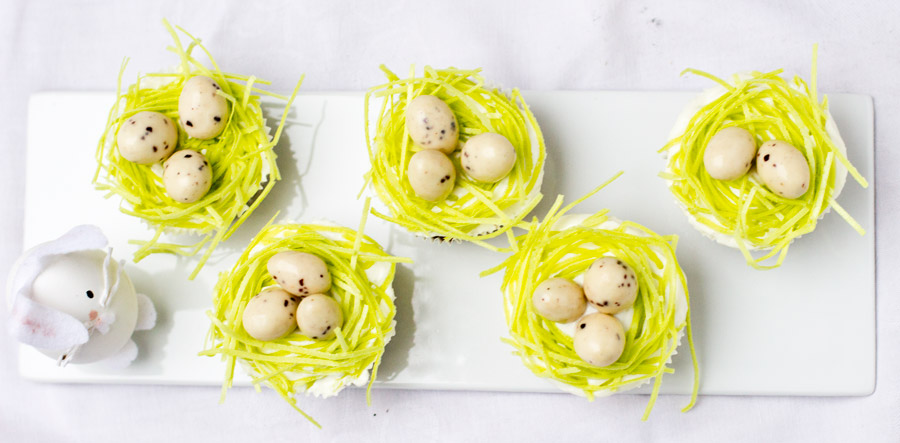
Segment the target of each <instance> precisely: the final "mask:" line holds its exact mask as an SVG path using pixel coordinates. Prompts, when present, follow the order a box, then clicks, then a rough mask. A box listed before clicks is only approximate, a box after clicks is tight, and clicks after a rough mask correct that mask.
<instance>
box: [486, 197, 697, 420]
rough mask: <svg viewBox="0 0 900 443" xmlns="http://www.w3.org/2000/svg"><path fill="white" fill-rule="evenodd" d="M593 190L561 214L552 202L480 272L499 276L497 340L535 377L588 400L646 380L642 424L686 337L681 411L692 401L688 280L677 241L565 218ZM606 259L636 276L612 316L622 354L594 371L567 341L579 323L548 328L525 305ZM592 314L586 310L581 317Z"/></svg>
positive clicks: (623, 225) (598, 217) (602, 221)
mask: <svg viewBox="0 0 900 443" xmlns="http://www.w3.org/2000/svg"><path fill="white" fill-rule="evenodd" d="M607 183H608V182H607ZM603 186H605V184H604V185H603ZM603 186H601V187H599V188H597V190H599V189H601V188H602V187H603ZM597 190H595V191H593V192H591V193H590V194H588V195H586V196H585V197H582V198H581V199H579V200H578V201H576V202H574V203H572V204H569V205H568V206H566V207H564V208H562V209H560V208H561V206H562V204H563V197H562V196H560V197H558V198H557V200H556V202H555V204H554V205H553V207H552V208H551V209H550V211H549V212H548V214H547V216H546V217H544V219H543V220H541V221H539V220H537V219H535V220H534V221H532V222H531V223H530V225H529V226H528V232H527V233H526V234H523V235H520V236H518V237H516V238H515V241H514V242H513V244H512V249H513V251H514V252H513V254H512V255H511V256H509V257H508V258H507V259H506V260H505V261H504V262H503V263H501V264H500V265H499V266H497V267H496V268H494V269H491V270H488V271H486V272H485V273H484V274H485V275H486V274H490V273H493V272H497V271H501V270H502V271H503V272H504V274H503V283H502V290H503V295H504V310H505V316H506V323H507V326H508V327H509V337H508V338H503V341H504V342H506V343H508V344H509V345H511V346H512V347H513V348H514V349H515V354H517V355H518V356H519V357H520V358H521V359H522V362H523V363H524V364H525V366H526V367H527V368H528V369H529V370H531V372H533V373H534V374H535V375H537V376H539V377H543V378H547V379H549V380H551V381H552V382H553V384H555V385H556V386H557V387H559V388H560V389H562V390H564V391H566V392H569V393H572V394H576V395H581V396H585V397H587V398H588V399H589V400H593V399H594V398H595V397H598V396H607V395H610V394H613V393H616V392H621V391H624V390H627V389H633V388H636V387H638V386H640V385H643V384H646V383H649V382H650V381H651V380H653V388H652V394H651V397H650V400H649V402H648V404H647V408H646V410H645V413H644V417H643V418H644V419H645V420H646V419H647V417H649V414H650V411H651V410H652V408H653V404H654V403H655V401H656V397H657V395H658V393H659V388H660V386H661V384H662V378H663V375H664V374H667V373H671V372H672V369H671V368H670V367H669V364H670V363H671V359H672V356H673V355H674V354H675V353H676V348H677V347H678V345H679V343H680V341H681V337H682V336H683V335H684V334H687V339H688V344H689V348H690V352H691V358H692V360H693V366H694V387H693V391H692V396H691V401H690V404H689V405H688V406H687V407H686V408H685V409H684V410H685V411H686V410H688V409H690V408H691V407H692V406H693V404H694V402H695V401H696V396H697V389H698V386H699V384H698V381H699V372H698V368H697V360H696V356H695V355H694V345H693V340H692V338H691V321H690V308H689V303H688V288H687V281H686V279H685V276H684V273H683V272H682V269H681V267H680V266H679V264H678V260H677V258H676V256H675V246H676V243H677V237H675V236H660V235H658V234H656V233H654V232H652V231H651V230H649V229H647V228H646V227H644V226H641V225H639V224H637V223H634V222H630V221H619V220H617V219H614V218H612V217H609V216H608V215H607V213H608V210H603V211H600V212H598V213H595V214H593V215H584V214H567V213H568V211H570V210H571V209H572V208H573V207H574V206H575V205H577V204H579V203H580V202H581V201H583V200H584V199H586V198H587V197H589V196H590V195H592V194H593V193H595V192H597ZM605 256H609V257H615V258H617V259H619V260H622V261H623V262H625V263H627V264H628V265H629V266H630V267H631V269H633V270H634V272H635V275H636V276H637V282H638V286H639V290H638V294H637V299H636V301H635V303H634V305H633V306H632V307H631V308H630V309H626V310H624V311H621V312H619V313H617V314H615V317H616V318H617V319H618V320H619V321H620V322H621V323H622V325H623V326H624V329H625V337H626V338H625V340H626V341H625V349H624V351H623V353H622V355H621V356H620V357H619V358H618V360H617V361H615V362H614V363H612V364H611V365H609V366H605V367H597V366H593V365H591V364H588V363H586V362H585V361H584V360H582V359H581V358H580V357H579V356H578V354H576V352H575V349H574V344H573V335H574V333H575V328H576V326H575V325H576V324H577V323H578V321H574V322H570V323H555V322H553V321H550V320H547V319H545V318H543V317H542V316H541V315H539V314H538V313H537V311H536V309H535V307H534V305H533V303H532V295H533V294H534V292H535V289H537V287H538V285H540V283H541V282H543V281H545V280H547V279H549V278H555V277H560V278H568V279H571V280H574V281H576V282H578V283H580V282H581V277H582V275H583V274H584V273H585V271H586V270H587V269H588V268H589V267H590V265H591V263H593V262H594V261H595V260H597V259H599V258H601V257H605ZM594 311H596V310H595V309H594V308H593V306H589V307H588V309H587V312H585V315H588V314H591V313H592V312H594Z"/></svg>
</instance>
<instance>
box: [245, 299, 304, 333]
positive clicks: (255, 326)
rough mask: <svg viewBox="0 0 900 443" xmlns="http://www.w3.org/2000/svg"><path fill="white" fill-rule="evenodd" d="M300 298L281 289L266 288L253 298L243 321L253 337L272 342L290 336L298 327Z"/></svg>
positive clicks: (248, 303) (246, 329)
mask: <svg viewBox="0 0 900 443" xmlns="http://www.w3.org/2000/svg"><path fill="white" fill-rule="evenodd" d="M299 304H300V297H297V296H296V295H291V294H288V293H287V291H285V290H284V289H281V288H266V289H263V291H262V292H260V293H259V294H257V295H256V296H255V297H253V298H251V299H250V301H248V302H247V307H246V308H244V315H243V316H242V317H241V319H242V320H241V321H242V323H243V325H244V330H245V331H247V333H248V334H250V336H251V337H253V338H255V339H257V340H261V341H270V340H275V339H279V338H281V337H284V336H285V335H288V334H290V333H291V331H293V330H294V329H295V328H296V327H297V319H296V318H294V316H295V315H296V314H297V305H299Z"/></svg>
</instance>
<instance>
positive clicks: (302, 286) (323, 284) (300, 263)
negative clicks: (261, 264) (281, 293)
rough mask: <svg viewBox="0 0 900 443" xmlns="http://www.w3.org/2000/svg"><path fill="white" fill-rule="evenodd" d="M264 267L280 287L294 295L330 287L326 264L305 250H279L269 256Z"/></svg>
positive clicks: (323, 290)
mask: <svg viewBox="0 0 900 443" xmlns="http://www.w3.org/2000/svg"><path fill="white" fill-rule="evenodd" d="M266 269H268V271H269V275H271V276H272V279H273V280H275V282H276V283H278V285H279V286H281V288H282V289H284V290H285V291H287V292H290V293H291V294H294V295H310V294H322V293H325V292H327V291H328V290H329V289H331V273H330V272H328V265H326V264H325V261H323V260H322V259H321V258H319V257H318V256H316V255H313V254H309V253H307V252H300V251H282V252H279V253H277V254H275V255H273V256H272V257H271V258H269V261H268V262H267V263H266Z"/></svg>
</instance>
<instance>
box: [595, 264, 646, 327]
mask: <svg viewBox="0 0 900 443" xmlns="http://www.w3.org/2000/svg"><path fill="white" fill-rule="evenodd" d="M583 285H584V295H585V297H587V299H588V302H589V303H590V304H591V305H593V306H594V308H596V309H597V310H598V311H600V312H603V313H606V314H615V313H616V312H619V311H623V310H625V309H628V308H629V307H631V305H633V304H634V300H635V299H636V298H637V292H638V282H637V278H636V276H635V274H634V270H632V269H631V266H628V264H627V263H625V262H623V261H622V260H619V259H617V258H615V257H602V258H599V259H597V260H595V261H594V262H593V263H591V267H589V268H588V270H587V271H586V272H585V273H584V283H583Z"/></svg>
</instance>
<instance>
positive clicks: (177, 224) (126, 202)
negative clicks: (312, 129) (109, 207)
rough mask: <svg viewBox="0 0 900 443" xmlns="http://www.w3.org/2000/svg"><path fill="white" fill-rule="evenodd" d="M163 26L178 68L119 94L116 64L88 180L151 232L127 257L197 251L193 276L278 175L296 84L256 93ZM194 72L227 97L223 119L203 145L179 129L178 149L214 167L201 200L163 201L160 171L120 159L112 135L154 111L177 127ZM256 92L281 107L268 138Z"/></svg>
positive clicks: (248, 80)
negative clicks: (283, 91)
mask: <svg viewBox="0 0 900 443" xmlns="http://www.w3.org/2000/svg"><path fill="white" fill-rule="evenodd" d="M164 24H165V26H166V29H167V30H168V31H169V33H170V34H171V35H172V38H173V40H174V43H175V46H174V47H170V48H169V49H170V50H172V51H173V52H174V53H175V54H176V55H177V56H178V57H179V59H180V66H179V68H178V70H177V72H160V73H151V74H143V75H139V76H138V78H137V80H136V82H135V83H134V84H133V85H131V86H128V88H127V89H123V88H122V76H123V74H124V71H125V66H126V64H127V60H126V61H125V62H123V64H122V68H121V70H120V72H119V78H118V85H117V88H116V101H115V104H114V105H113V107H112V109H111V110H110V112H109V117H108V119H107V123H106V129H105V130H104V131H103V135H102V136H101V138H100V142H99V143H98V145H97V154H96V158H97V171H96V173H95V174H94V183H95V186H96V188H97V189H99V190H101V191H105V192H106V197H107V198H108V197H111V196H113V195H116V196H119V197H121V198H122V202H121V203H120V210H121V211H122V212H123V213H125V214H128V215H131V216H134V217H138V218H140V219H141V220H143V221H144V222H146V223H147V224H148V225H149V226H151V228H152V229H153V230H154V231H155V233H154V234H153V236H152V237H151V238H150V239H149V240H146V241H131V243H133V244H136V245H139V248H138V250H137V251H136V252H135V255H134V260H135V261H140V260H141V259H143V258H144V257H146V256H148V255H150V254H153V253H158V252H167V253H175V254H180V255H186V256H192V255H195V254H197V253H198V252H199V251H201V250H203V255H202V257H201V258H200V260H199V263H198V264H197V266H196V267H195V269H194V270H193V272H192V273H191V275H190V278H191V279H193V278H194V276H196V274H197V272H199V271H200V269H201V268H202V267H203V264H204V263H205V262H206V260H207V259H208V258H209V256H210V255H211V254H212V252H213V250H214V249H215V248H216V246H217V245H218V244H219V243H221V242H222V241H224V240H226V239H227V238H228V237H230V236H231V234H232V233H234V231H235V230H236V229H237V228H238V227H239V226H240V225H241V224H242V223H243V222H244V221H245V220H246V219H247V218H248V217H249V216H250V214H251V213H252V212H253V210H254V209H256V207H257V206H259V204H260V203H261V202H262V201H263V199H264V198H265V197H266V196H267V195H268V194H269V192H270V191H271V190H272V187H273V186H274V185H275V182H276V181H278V180H279V179H280V178H281V177H280V175H279V172H278V167H277V165H276V164H275V153H274V152H273V147H274V146H275V145H276V144H277V143H278V139H279V137H280V136H281V131H282V130H283V128H284V121H285V119H286V117H287V110H288V109H289V108H290V105H291V102H292V101H293V99H294V96H295V95H296V93H297V89H299V87H300V83H299V82H298V83H297V87H296V88H295V89H294V92H293V94H292V95H291V96H290V97H284V96H280V95H277V94H272V93H270V92H267V91H264V90H262V89H259V88H258V87H257V85H260V84H263V85H265V84H268V82H265V81H262V80H259V79H257V78H256V77H253V76H244V75H237V74H228V73H224V72H222V71H221V70H220V69H219V67H218V65H216V63H215V61H214V60H213V58H212V55H210V53H209V51H207V50H206V48H205V47H203V45H202V44H200V40H198V39H196V38H195V37H193V36H191V35H190V34H188V33H187V31H184V30H183V29H181V28H178V29H179V31H181V32H182V33H183V34H184V35H185V36H187V37H188V39H189V41H190V44H189V45H188V46H187V47H186V48H185V47H183V46H182V43H181V40H180V39H179V35H178V33H177V32H176V31H175V30H174V29H173V28H172V27H171V26H170V25H169V24H168V23H167V22H165V23H164ZM196 49H200V50H201V51H202V52H203V53H204V54H206V56H207V57H208V59H209V63H210V65H211V68H207V67H205V66H204V65H203V64H202V63H201V62H200V61H198V60H197V59H196V58H195V57H194V56H193V55H192V53H193V52H194V50H196ZM195 75H204V76H208V77H210V78H212V79H214V80H215V81H216V82H217V83H218V84H219V85H220V86H221V88H222V89H221V91H219V94H222V95H223V96H224V97H225V98H226V99H227V100H228V102H229V112H230V115H229V116H228V120H227V124H226V127H225V129H224V130H223V131H222V133H221V134H220V135H219V136H217V137H215V138H212V139H209V140H198V139H194V138H189V137H188V136H187V134H186V133H185V132H184V130H183V129H181V128H180V127H179V128H178V146H177V150H181V149H193V150H196V151H198V152H201V153H202V154H204V155H205V156H206V158H207V160H208V161H209V162H210V164H211V166H212V169H213V178H212V186H211V188H210V190H209V192H208V193H207V194H206V195H205V196H204V197H203V198H201V199H200V200H198V201H196V202H194V203H188V204H185V203H179V202H177V201H175V200H173V199H172V198H170V197H169V196H168V194H167V193H166V190H165V187H164V186H163V182H162V173H161V168H160V167H157V166H156V165H154V166H153V167H151V166H150V165H139V164H136V163H132V162H130V161H128V160H126V159H125V158H123V157H122V156H121V155H120V154H119V151H118V148H117V147H116V132H117V131H118V128H119V126H120V125H121V124H122V122H124V121H125V120H127V119H128V118H130V117H131V116H132V115H134V114H136V113H138V112H141V111H156V112H160V113H162V114H165V115H166V116H167V117H169V118H171V119H172V120H173V121H174V122H178V121H179V119H178V98H179V95H180V94H181V88H182V85H183V84H184V82H185V81H187V80H188V79H190V78H191V77H193V76H195ZM301 82H302V78H301ZM260 94H261V95H268V96H271V97H275V98H277V99H280V100H284V101H286V102H287V104H286V106H285V111H284V114H283V115H282V117H281V121H280V123H279V125H278V128H277V130H276V131H275V135H274V137H270V136H269V128H268V127H267V126H266V120H265V118H264V116H263V112H262V109H261V108H260ZM165 233H169V234H193V238H184V237H182V238H180V239H179V240H182V242H178V241H175V240H173V241H172V242H168V243H167V242H163V241H162V240H161V236H162V235H163V234H165ZM196 237H199V240H197V239H196ZM194 240H196V241H194ZM191 241H194V242H193V243H191ZM204 248H205V249H204Z"/></svg>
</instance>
